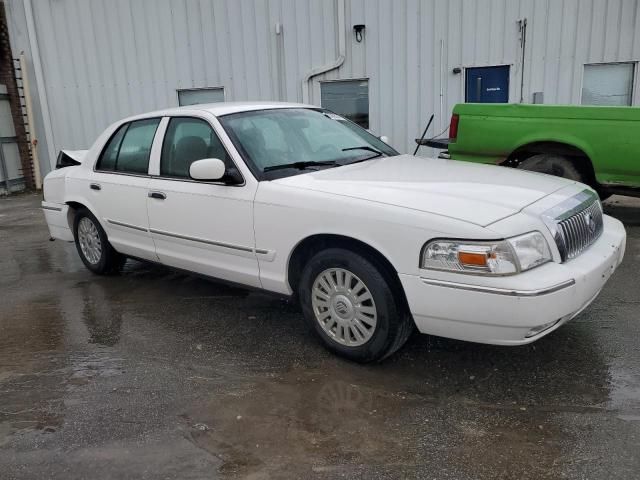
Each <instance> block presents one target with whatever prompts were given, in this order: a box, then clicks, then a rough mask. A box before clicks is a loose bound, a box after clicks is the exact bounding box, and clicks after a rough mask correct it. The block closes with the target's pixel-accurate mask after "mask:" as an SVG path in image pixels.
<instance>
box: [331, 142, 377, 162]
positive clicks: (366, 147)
mask: <svg viewBox="0 0 640 480" xmlns="http://www.w3.org/2000/svg"><path fill="white" fill-rule="evenodd" d="M349 150H366V151H368V152H373V153H374V154H375V155H370V156H368V157H365V158H359V159H357V160H353V161H352V162H342V163H341V165H351V164H352V163H359V162H366V161H367V160H373V159H374V158H378V157H381V156H382V155H384V154H383V153H382V152H381V151H380V150H376V149H375V148H373V147H370V146H368V145H362V146H360V147H349V148H343V149H342V151H343V152H348V151H349Z"/></svg>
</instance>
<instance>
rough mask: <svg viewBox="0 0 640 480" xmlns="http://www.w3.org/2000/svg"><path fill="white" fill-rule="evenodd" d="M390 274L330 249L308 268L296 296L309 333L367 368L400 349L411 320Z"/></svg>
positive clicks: (355, 256)
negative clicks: (366, 364)
mask: <svg viewBox="0 0 640 480" xmlns="http://www.w3.org/2000/svg"><path fill="white" fill-rule="evenodd" d="M392 285H393V283H392V282H390V281H389V279H388V278H387V275H386V273H384V272H383V270H382V269H380V268H378V267H377V266H376V265H375V263H373V262H371V261H370V260H368V259H366V258H364V257H363V256H361V255H359V254H358V253H356V252H353V251H351V250H346V249H343V248H328V249H326V250H323V251H320V252H318V253H317V254H316V255H314V256H313V257H312V258H311V259H310V260H309V261H308V262H307V264H306V265H305V267H304V270H303V272H302V276H301V279H300V283H299V285H298V296H299V298H300V304H301V306H302V311H303V313H304V316H305V319H306V321H307V323H308V325H309V327H310V328H311V330H312V331H313V332H314V333H315V334H316V335H317V336H318V338H319V339H320V340H321V342H322V343H323V344H324V345H325V347H327V348H328V349H329V350H331V351H332V352H334V353H336V354H338V355H340V356H342V357H345V358H348V359H349V360H353V361H356V362H361V363H366V362H372V361H377V360H382V359H384V358H386V357H388V356H389V355H391V354H392V353H394V352H395V351H396V350H398V349H399V348H400V347H401V346H402V345H403V344H404V343H405V342H406V341H407V339H408V338H409V336H410V334H411V332H412V331H413V325H414V324H413V319H412V318H411V315H410V314H409V312H407V311H406V307H405V306H404V302H402V301H401V300H400V298H399V295H398V294H397V292H396V291H395V289H394V288H393V286H392Z"/></svg>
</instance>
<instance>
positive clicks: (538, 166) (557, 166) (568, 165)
mask: <svg viewBox="0 0 640 480" xmlns="http://www.w3.org/2000/svg"><path fill="white" fill-rule="evenodd" d="M518 168H521V169H522V170H529V171H531V172H540V173H546V174H548V175H555V176H556V177H563V178H567V179H569V180H575V181H576V182H581V183H587V178H586V177H585V175H584V174H583V173H582V172H581V171H580V170H578V168H576V166H575V164H574V163H573V162H572V161H571V160H569V159H568V158H566V157H563V156H562V155H554V154H548V153H542V154H540V155H534V156H533V157H530V158H527V159H526V160H525V161H523V162H522V163H520V165H518Z"/></svg>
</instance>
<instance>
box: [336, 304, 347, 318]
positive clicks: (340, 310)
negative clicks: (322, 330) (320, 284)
mask: <svg viewBox="0 0 640 480" xmlns="http://www.w3.org/2000/svg"><path fill="white" fill-rule="evenodd" d="M336 311H337V312H338V313H339V314H340V315H346V314H347V312H348V311H349V307H348V306H347V304H346V303H345V302H343V301H342V300H339V301H338V302H337V303H336Z"/></svg>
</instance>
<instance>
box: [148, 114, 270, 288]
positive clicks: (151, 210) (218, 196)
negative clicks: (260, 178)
mask: <svg viewBox="0 0 640 480" xmlns="http://www.w3.org/2000/svg"><path fill="white" fill-rule="evenodd" d="M211 120H212V121H213V119H211ZM225 140H226V141H228V142H229V146H230V141H229V140H228V138H226V139H225ZM203 158H219V159H220V160H223V161H224V162H225V165H226V168H227V171H229V170H231V169H235V170H236V171H238V169H237V168H236V165H235V163H234V161H233V160H232V157H231V156H230V155H229V153H228V149H227V148H226V147H225V145H224V144H223V143H222V141H221V140H220V136H219V135H218V133H216V130H215V129H214V127H213V124H212V123H211V121H209V120H208V119H206V118H198V117H192V116H184V117H171V118H169V119H168V124H167V126H166V133H165V136H164V141H163V143H162V149H161V153H160V159H159V162H158V164H157V165H152V168H151V172H152V174H153V176H152V179H151V181H150V182H149V188H148V194H149V196H148V199H147V205H148V214H149V228H150V232H151V235H152V237H153V239H154V242H155V245H156V252H157V255H158V258H159V259H160V261H161V262H162V263H164V264H166V265H171V266H173V267H177V268H181V269H185V270H189V271H194V272H199V273H202V274H205V275H209V276H212V277H216V278H221V279H225V280H229V281H232V282H236V283H242V284H246V285H252V286H255V287H260V280H259V272H258V260H257V258H256V251H255V245H254V244H255V236H254V231H253V199H254V196H255V193H256V189H257V182H256V181H255V179H253V178H247V177H246V175H245V179H244V180H242V181H230V180H229V181H219V182H205V181H197V180H193V179H191V178H190V176H189V167H190V165H191V163H193V162H194V161H196V160H201V159H203ZM240 178H242V177H240Z"/></svg>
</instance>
